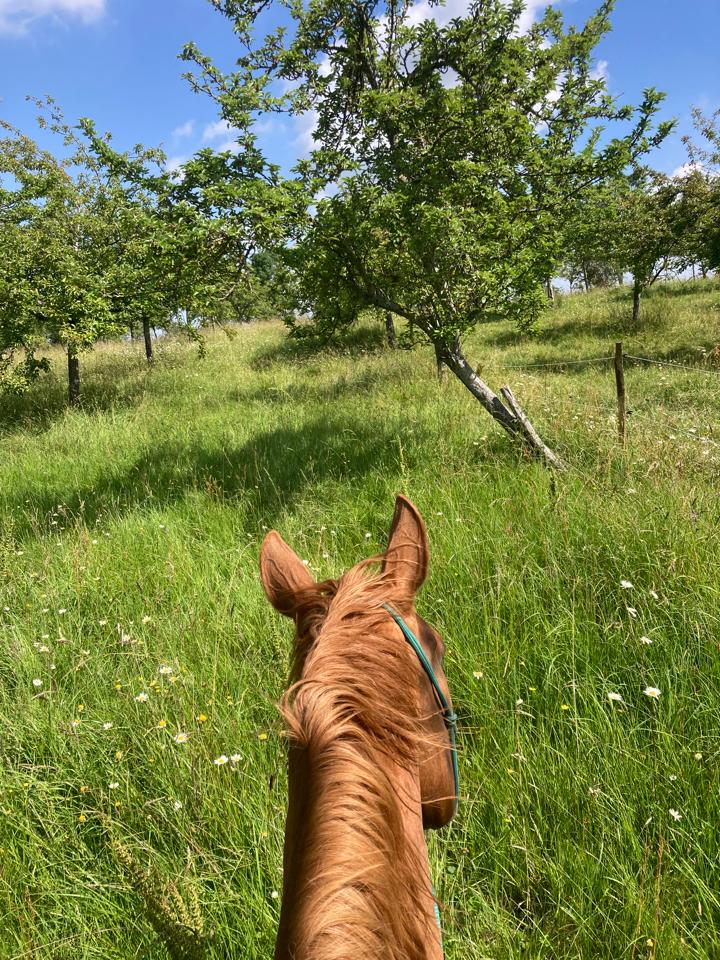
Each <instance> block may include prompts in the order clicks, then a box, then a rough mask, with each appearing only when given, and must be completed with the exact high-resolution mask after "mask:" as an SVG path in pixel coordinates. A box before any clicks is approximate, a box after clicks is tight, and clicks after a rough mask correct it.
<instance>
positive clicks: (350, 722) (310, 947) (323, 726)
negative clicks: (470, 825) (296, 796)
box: [281, 561, 429, 960]
mask: <svg viewBox="0 0 720 960" xmlns="http://www.w3.org/2000/svg"><path fill="white" fill-rule="evenodd" d="M371 562H372V561H364V562H363V563H361V564H358V565H357V566H356V567H354V568H353V569H352V570H350V571H349V572H348V573H347V574H345V576H344V577H343V578H342V579H341V580H337V581H332V580H330V581H326V582H325V583H321V584H316V585H313V586H312V587H310V588H308V589H307V590H304V591H303V592H302V594H301V595H300V596H299V597H297V598H296V599H297V601H298V606H297V608H296V609H297V613H296V624H297V636H296V644H295V655H294V663H293V674H292V675H293V678H294V680H295V682H294V683H293V684H292V686H291V687H290V688H289V690H288V691H287V693H286V695H285V698H284V700H283V703H282V705H281V711H282V713H283V716H284V718H285V721H286V724H287V727H288V731H289V735H290V738H291V740H292V742H293V743H294V745H296V746H298V747H300V748H303V749H305V750H306V751H307V754H308V764H309V769H310V770H311V771H312V777H311V778H310V782H309V783H308V784H307V785H306V789H307V790H308V791H309V794H310V795H309V804H308V811H309V812H308V824H307V845H306V850H305V855H304V857H305V858H304V868H305V869H304V874H305V876H306V878H309V879H308V880H307V886H306V888H305V889H304V890H303V896H302V898H301V900H302V903H303V907H302V915H301V916H298V917H296V921H297V922H296V923H295V924H294V925H293V927H294V929H293V944H294V949H295V953H294V955H295V956H297V958H298V960H419V958H422V957H425V956H426V949H427V937H428V930H427V925H426V921H425V920H424V919H423V911H422V910H421V909H419V907H420V906H421V903H422V900H423V898H427V897H428V896H429V893H428V889H429V888H428V878H427V876H426V869H427V868H426V867H425V868H423V866H422V865H421V864H420V863H418V862H417V855H416V853H415V851H414V850H413V849H411V848H410V845H409V843H408V841H407V839H406V836H405V829H404V825H403V819H402V814H403V806H402V804H403V800H402V799H401V798H400V797H399V796H398V792H397V786H396V778H397V774H398V766H400V767H401V768H404V769H407V770H412V769H413V767H415V766H416V765H417V757H418V744H419V741H420V739H421V737H422V733H421V729H420V718H419V716H418V713H419V700H418V683H417V664H416V663H415V662H414V658H413V656H412V651H410V649H409V647H408V646H407V645H406V644H405V643H403V642H402V641H401V640H400V639H399V638H398V636H397V635H396V632H395V631H394V630H392V629H389V627H390V624H391V623H392V621H391V620H390V617H389V615H388V612H387V611H386V610H384V609H383V604H384V603H385V602H387V600H388V596H389V594H390V585H389V583H388V579H387V577H385V576H383V575H382V574H379V575H374V576H372V575H369V574H368V570H367V568H368V565H369V564H370V563H371ZM401 607H402V605H401ZM402 612H405V613H407V612H409V610H407V608H406V609H405V610H402Z"/></svg>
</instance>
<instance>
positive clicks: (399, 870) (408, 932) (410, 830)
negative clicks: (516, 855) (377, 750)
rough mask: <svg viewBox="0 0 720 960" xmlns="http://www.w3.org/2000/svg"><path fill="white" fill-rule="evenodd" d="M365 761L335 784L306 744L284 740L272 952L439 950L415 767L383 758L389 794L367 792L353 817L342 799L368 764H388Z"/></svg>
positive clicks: (285, 956)
mask: <svg viewBox="0 0 720 960" xmlns="http://www.w3.org/2000/svg"><path fill="white" fill-rule="evenodd" d="M355 759H356V758H355ZM350 762H352V760H351V761H350ZM367 763H368V769H367V770H363V769H362V765H361V767H360V769H358V770H357V772H356V780H355V783H353V782H352V780H351V782H345V783H341V782H340V781H339V780H338V772H337V771H335V772H332V771H331V770H330V768H329V765H327V764H323V765H322V766H319V765H317V764H316V763H313V760H312V750H311V749H309V748H307V747H301V746H293V747H291V750H290V762H289V805H288V815H287V823H286V830H285V850H284V879H283V901H282V909H281V914H280V926H279V931H278V938H277V943H276V949H275V960H442V958H443V951H442V945H441V937H440V932H439V929H438V924H437V920H436V908H435V899H434V896H433V892H432V883H431V880H430V865H429V861H428V851H427V845H426V843H425V835H424V833H423V827H422V810H421V801H420V786H419V782H418V778H417V775H416V774H414V773H412V772H410V771H408V770H407V769H404V768H403V767H401V766H400V765H398V764H391V768H390V769H388V770H387V773H388V775H389V776H388V780H387V781H384V782H385V783H390V784H392V791H391V796H390V795H388V792H387V791H385V795H383V791H382V790H381V791H379V792H378V793H377V794H376V795H374V796H372V797H371V798H369V799H371V800H375V801H376V803H375V804H374V808H373V809H370V808H369V809H368V811H367V813H368V816H367V819H366V820H359V821H358V820H357V819H354V818H356V817H357V810H350V811H346V810H345V805H346V804H347V805H348V806H349V807H352V804H353V800H354V799H356V797H357V792H356V791H357V790H364V789H366V788H367V783H368V778H371V777H372V773H373V771H376V770H377V764H378V763H382V764H383V765H384V766H385V767H386V768H387V766H388V760H387V758H385V757H371V758H369V759H368V761H367ZM356 765H357V764H356ZM343 772H344V773H347V771H343ZM371 793H372V791H371ZM353 794H354V795H355V796H353ZM388 802H390V803H392V804H393V805H394V809H391V810H389V809H388ZM383 823H385V824H386V825H392V827H393V829H392V831H388V830H383V826H382V825H383ZM398 828H399V829H398ZM388 834H389V837H388Z"/></svg>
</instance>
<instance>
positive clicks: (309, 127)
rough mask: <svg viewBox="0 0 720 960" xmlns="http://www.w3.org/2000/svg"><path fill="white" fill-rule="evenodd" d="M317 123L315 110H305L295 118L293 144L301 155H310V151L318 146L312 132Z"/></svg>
mask: <svg viewBox="0 0 720 960" xmlns="http://www.w3.org/2000/svg"><path fill="white" fill-rule="evenodd" d="M317 122H318V112H317V110H307V111H306V112H305V113H301V114H299V116H297V117H295V130H296V136H295V143H296V145H297V146H298V147H299V148H300V151H301V153H302V154H303V155H306V154H308V153H310V151H311V150H314V149H315V148H316V147H317V146H318V144H317V141H316V140H315V138H314V137H313V131H314V130H315V127H316V126H317Z"/></svg>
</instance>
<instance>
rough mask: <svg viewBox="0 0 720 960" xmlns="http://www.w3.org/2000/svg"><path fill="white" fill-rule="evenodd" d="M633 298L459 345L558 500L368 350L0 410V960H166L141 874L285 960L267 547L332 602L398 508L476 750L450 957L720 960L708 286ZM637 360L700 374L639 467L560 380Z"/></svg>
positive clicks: (531, 471)
mask: <svg viewBox="0 0 720 960" xmlns="http://www.w3.org/2000/svg"><path fill="white" fill-rule="evenodd" d="M627 299H628V294H627V292H623V291H611V292H608V293H599V294H591V295H589V296H582V297H580V296H578V297H566V298H565V299H564V300H563V301H562V302H561V303H560V304H559V305H558V306H557V308H556V309H554V310H553V311H552V312H551V313H549V314H548V316H547V318H546V321H545V323H544V326H543V330H542V331H541V332H540V333H539V334H538V335H537V336H536V337H534V338H530V339H528V338H520V337H518V336H517V335H516V334H515V333H514V331H512V330H511V329H509V328H508V327H506V326H505V325H503V324H493V325H489V326H487V327H484V328H482V329H480V330H479V331H478V332H477V334H476V335H475V336H474V337H473V338H472V339H471V342H470V344H469V345H468V353H469V354H470V355H471V356H472V358H473V360H474V362H478V363H479V364H481V365H482V368H483V375H484V376H485V377H486V378H487V379H488V380H489V381H490V382H491V383H493V385H495V386H499V385H500V384H501V383H503V382H509V383H511V384H512V386H513V388H514V390H515V393H516V395H517V396H518V399H519V400H520V401H521V403H523V405H524V406H525V407H526V409H527V410H528V412H529V414H530V415H531V417H532V418H533V420H534V422H535V423H536V425H537V426H538V427H539V429H540V430H541V433H542V434H543V436H544V438H545V439H546V440H547V441H548V442H549V443H550V444H551V445H553V446H554V447H555V448H556V449H558V450H559V452H560V453H561V454H562V455H563V456H564V457H565V458H566V459H567V460H568V461H569V462H570V464H571V465H572V467H571V469H570V471H569V472H568V474H567V475H564V476H551V475H550V474H549V473H548V472H547V471H545V470H544V469H543V468H542V467H540V466H539V465H538V464H536V463H534V462H532V461H530V460H528V459H527V458H526V457H525V456H524V455H523V453H522V451H521V450H517V449H515V448H513V446H512V445H511V443H510V441H509V440H508V439H507V438H506V437H505V436H504V435H503V434H502V433H501V432H500V431H499V430H497V429H496V428H495V427H494V425H493V424H492V422H491V421H490V420H489V419H488V418H487V416H486V415H485V414H484V413H483V412H482V411H481V410H480V409H479V408H478V406H477V404H475V403H474V401H472V399H471V398H470V397H469V396H466V394H465V392H464V391H463V390H462V388H461V387H460V386H459V385H457V384H456V383H454V382H447V383H445V384H442V385H441V384H438V383H437V382H436V380H435V379H434V376H433V363H432V358H431V357H430V356H428V355H427V353H425V352H422V351H418V352H414V353H409V352H404V351H399V352H396V353H395V352H391V351H388V350H386V349H384V347H383V346H382V343H381V342H380V340H379V339H378V338H377V337H376V336H375V335H374V333H373V331H372V330H364V331H360V332H359V333H358V334H357V335H356V336H355V337H354V338H352V339H351V340H350V341H349V342H348V343H347V344H346V345H345V346H344V347H342V348H339V349H336V350H333V351H325V352H321V353H312V352H307V351H304V350H301V349H300V348H297V347H294V346H292V345H288V344H287V343H286V342H285V341H284V338H283V334H282V331H281V330H280V329H279V328H275V327H261V328H248V329H244V330H242V331H241V332H240V333H239V334H238V336H237V337H236V338H234V339H233V340H232V341H229V340H227V339H226V338H224V337H222V336H218V337H217V338H212V340H211V343H210V347H209V351H208V357H207V359H206V360H204V361H199V360H198V359H197V356H196V352H195V350H194V348H192V347H191V346H186V345H183V344H179V343H175V342H167V343H159V344H158V355H159V357H158V362H157V364H156V368H155V369H154V370H153V371H151V372H148V371H147V370H146V369H145V366H144V363H143V361H142V358H141V357H140V355H139V352H137V351H136V350H135V348H134V347H133V346H131V345H124V346H108V347H107V348H103V349H99V350H97V351H96V353H95V354H94V355H93V356H91V357H89V358H88V359H87V362H85V363H84V368H85V369H84V374H85V389H86V404H85V408H84V409H83V410H82V411H79V412H74V411H72V412H71V411H68V410H66V409H65V407H64V402H63V392H64V384H63V383H62V381H61V380H60V379H48V380H47V381H45V382H44V383H43V384H41V385H38V386H37V388H36V389H35V390H34V391H33V392H32V393H31V394H30V395H29V396H28V397H26V398H24V399H22V400H17V401H12V402H7V403H6V404H5V407H4V409H3V412H2V414H1V415H0V510H1V511H2V532H1V534H0V570H1V579H0V591H1V594H2V596H1V597H0V637H1V639H2V644H1V645H0V717H1V720H2V727H1V728H0V957H2V958H8V960H9V958H14V960H20V958H37V957H43V958H52V960H60V958H73V960H90V958H93V960H96V958H97V960H100V958H102V960H108V958H122V960H129V958H131V957H143V958H152V960H154V958H163V957H167V956H168V953H167V946H166V944H165V941H164V940H163V938H162V937H160V936H158V934H157V933H156V932H155V930H154V929H153V926H152V924H151V922H150V916H149V914H150V911H149V910H148V909H147V907H146V906H145V905H144V902H143V897H142V895H141V894H140V893H138V892H137V889H136V888H134V887H133V875H135V880H136V883H137V877H138V876H139V874H140V872H141V871H142V870H143V869H145V868H148V869H149V879H148V878H146V881H145V882H146V887H147V886H148V885H149V886H150V887H151V888H152V887H153V885H154V887H155V888H156V892H157V896H158V898H159V899H163V897H164V898H165V899H166V900H167V903H168V906H167V911H168V916H169V918H170V919H169V920H168V923H169V924H170V927H171V929H172V924H173V923H176V927H177V922H176V921H174V920H173V919H172V916H173V915H175V914H177V913H178V911H179V908H178V907H177V903H176V902H175V901H174V900H173V895H172V893H171V892H170V885H171V884H174V885H175V886H176V888H177V891H178V893H179V896H180V897H181V898H182V899H183V900H184V901H185V903H187V904H192V902H193V901H194V900H195V899H197V900H198V901H199V904H200V908H201V911H202V915H203V926H204V931H205V933H206V934H209V935H211V936H209V939H208V940H207V941H206V943H207V946H206V955H207V957H209V958H221V957H222V958H243V960H245V958H248V960H249V958H265V957H268V956H271V955H272V944H273V939H274V930H275V924H276V922H277V917H278V911H279V900H278V899H277V897H276V896H275V895H274V894H275V893H276V891H278V890H279V889H280V887H281V847H282V834H283V818H284V810H285V803H286V791H285V759H284V758H285V747H284V742H283V740H282V737H281V726H280V723H279V720H278V718H277V715H276V711H275V707H274V703H275V701H276V700H277V699H278V698H279V696H280V694H281V693H282V690H283V688H284V685H285V678H286V673H287V667H288V654H289V644H290V633H291V631H290V627H289V625H288V624H287V623H286V622H281V620H280V619H279V617H277V615H275V614H274V613H273V611H272V610H271V609H270V607H269V605H268V604H267V602H266V600H265V599H264V596H263V594H262V590H261V587H260V584H259V580H258V576H257V573H256V567H257V555H258V549H259V544H260V542H261V540H262V537H263V536H264V533H265V531H266V530H267V529H269V528H271V527H276V528H277V529H279V530H280V531H281V532H282V534H283V536H284V537H285V539H287V540H288V542H290V543H291V544H293V546H294V547H295V548H296V549H297V550H298V552H299V553H300V555H301V556H302V557H303V558H304V559H306V560H308V562H309V564H310V565H311V568H312V569H313V571H314V572H315V573H316V575H317V576H318V577H321V576H326V575H332V574H338V573H339V572H341V571H342V570H344V569H346V568H347V567H349V566H351V565H352V564H354V563H355V562H357V560H359V559H360V558H361V557H364V556H367V555H369V554H371V553H373V552H376V551H378V550H380V549H382V547H383V544H384V538H385V536H386V532H387V528H388V524H389V520H390V516H391V513H392V505H393V499H394V495H395V493H396V492H398V491H403V492H404V493H406V494H407V495H409V496H410V497H411V498H412V499H413V500H414V501H415V502H416V503H417V505H418V506H419V508H420V509H421V511H422V512H423V513H424V515H425V517H426V520H427V523H428V527H429V532H430V538H431V545H432V567H431V575H430V578H429V580H428V583H427V585H426V587H425V589H424V591H423V593H422V595H421V597H420V599H419V604H418V605H419V609H420V610H421V612H422V613H423V614H424V615H425V616H426V617H427V618H428V619H429V620H430V621H431V622H433V623H434V624H435V625H436V626H437V627H438V628H439V630H440V631H441V633H442V635H443V636H444V639H445V640H446V642H447V645H448V650H449V652H448V661H447V672H448V675H449V679H450V683H451V686H452V690H453V694H454V698H455V702H456V706H457V711H458V714H459V716H460V724H461V736H460V750H461V761H460V769H461V776H462V804H461V807H460V812H459V814H458V817H457V819H456V820H455V822H454V823H453V825H452V826H451V827H450V828H449V829H447V830H445V831H443V832H442V833H441V834H440V835H438V836H435V837H433V838H432V840H431V851H432V860H433V870H434V877H435V883H436V886H437V889H438V894H439V896H440V898H441V900H442V901H443V903H444V910H443V925H444V937H445V947H446V956H447V957H448V958H449V960H481V958H493V960H506V958H507V960H509V958H520V957H522V958H527V957H531V958H563V960H565V958H567V960H569V958H583V960H584V958H593V960H594V958H608V960H617V958H620V957H627V958H630V960H635V958H638V960H639V958H656V957H657V958H668V960H670V958H672V960H674V958H687V957H692V958H708V960H709V958H716V957H718V956H720V902H719V899H720V894H719V893H718V891H719V890H720V864H719V862H718V856H719V854H720V849H719V848H720V826H718V824H720V793H719V790H720V747H719V744H718V735H719V732H720V696H719V695H720V670H719V660H720V627H719V625H718V609H720V603H719V600H720V596H719V594H720V577H719V573H720V571H719V563H718V556H719V552H718V547H719V545H720V544H719V542H718V541H719V539H720V537H719V535H718V530H719V525H718V520H719V519H720V500H719V499H718V471H719V468H720V447H719V446H718V442H719V440H718V433H717V423H718V412H719V410H720V379H719V378H720V374H718V373H717V372H716V371H715V367H714V366H713V354H712V350H713V348H714V347H715V346H716V344H717V343H718V342H719V341H720V329H719V328H720V287H719V286H718V283H717V281H715V282H708V283H705V284H701V283H697V284H672V285H665V286H663V287H660V288H658V289H657V290H656V291H653V293H652V294H651V296H650V297H649V298H648V299H647V302H646V303H645V304H644V318H643V321H642V323H641V326H640V327H639V328H638V329H637V330H635V329H632V328H631V326H630V324H629V321H628V316H629V305H628V303H627ZM620 338H621V339H623V341H624V343H625V349H626V351H627V352H628V353H631V354H633V355H638V356H648V357H651V358H661V359H667V360H671V361H675V362H679V363H684V364H690V365H695V366H698V367H700V368H701V369H700V370H697V371H690V370H684V369H679V368H676V367H656V366H648V365H641V364H635V365H632V364H629V366H628V369H627V371H626V379H627V388H628V405H629V409H630V416H629V418H628V443H627V447H626V449H625V450H624V451H623V450H621V449H620V448H619V447H618V445H617V442H616V426H615V420H614V380H613V375H612V371H611V369H610V367H609V365H608V364H607V363H606V362H603V363H593V364H587V365H583V364H575V365H570V364H568V363H566V362H567V361H570V360H578V359H588V358H595V357H603V356H608V355H609V354H610V353H611V352H612V347H613V344H614V341H615V340H616V339H620ZM550 363H553V364H565V365H561V366H536V364H550ZM623 581H626V582H628V583H631V584H632V586H631V587H628V586H625V587H624V586H623V585H622V582H623ZM633 611H634V613H633ZM643 638H646V639H645V640H643ZM648 639H649V640H650V641H651V642H650V643H648V642H647V640H648ZM650 687H656V688H658V689H659V690H660V696H659V698H658V699H651V698H650V697H648V696H647V695H645V694H644V693H643V691H644V690H645V689H646V688H650ZM609 693H615V694H619V695H620V696H621V697H622V700H621V701H611V700H609V699H608V694H609ZM143 694H147V699H146V698H145V696H142V695H143ZM138 697H139V698H140V699H138ZM178 734H187V742H185V743H182V742H176V739H179V740H181V741H182V740H183V739H184V737H178ZM222 756H227V757H228V758H230V757H233V759H232V760H230V759H228V762H227V763H222V764H219V765H216V764H215V763H214V761H215V760H216V759H218V758H220V757H222ZM670 811H676V814H677V816H679V817H680V819H675V817H674V815H673V814H672V813H671V812H670ZM113 844H115V847H113ZM118 844H120V845H122V848H123V849H124V850H126V851H127V852H128V853H129V855H130V857H131V860H132V863H131V865H130V866H128V863H127V857H125V861H126V862H125V864H124V865H123V862H121V861H122V860H123V856H118V853H117V850H118V846H117V845H118ZM133 864H134V866H133ZM146 897H147V889H146ZM173 904H174V905H173ZM177 928H178V929H179V927H177ZM169 938H170V939H172V933H171V934H170V935H169Z"/></svg>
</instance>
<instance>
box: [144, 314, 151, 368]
mask: <svg viewBox="0 0 720 960" xmlns="http://www.w3.org/2000/svg"><path fill="white" fill-rule="evenodd" d="M143 337H144V338H145V356H146V357H147V362H148V363H152V362H153V345H152V337H151V336H150V321H149V320H148V318H147V317H143Z"/></svg>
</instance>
